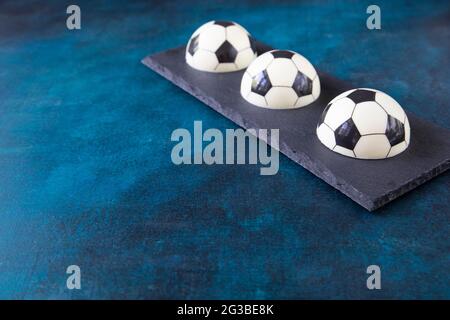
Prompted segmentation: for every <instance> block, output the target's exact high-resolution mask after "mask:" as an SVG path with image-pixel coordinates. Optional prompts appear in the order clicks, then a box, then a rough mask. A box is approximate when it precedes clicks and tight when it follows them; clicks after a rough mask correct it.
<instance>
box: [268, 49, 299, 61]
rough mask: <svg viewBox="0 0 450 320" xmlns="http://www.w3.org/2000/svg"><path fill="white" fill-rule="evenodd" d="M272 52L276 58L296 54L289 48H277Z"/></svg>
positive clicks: (287, 57) (289, 56)
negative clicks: (288, 49)
mask: <svg viewBox="0 0 450 320" xmlns="http://www.w3.org/2000/svg"><path fill="white" fill-rule="evenodd" d="M271 54H272V55H273V57H274V58H275V59H276V58H286V59H290V58H292V56H293V55H294V53H293V52H291V51H287V50H275V51H273V52H271Z"/></svg>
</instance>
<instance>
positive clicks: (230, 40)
mask: <svg viewBox="0 0 450 320" xmlns="http://www.w3.org/2000/svg"><path fill="white" fill-rule="evenodd" d="M185 56H186V63H187V64H188V65H189V66H191V67H192V68H194V69H197V70H201V71H207V72H232V71H238V70H242V69H244V68H247V66H248V65H249V64H250V63H251V62H252V61H253V60H254V59H255V58H256V56H257V53H256V49H255V48H254V45H253V41H252V39H251V36H250V34H249V33H248V32H247V30H245V29H244V28H243V27H242V26H240V25H238V24H237V23H235V22H231V21H210V22H207V23H205V24H204V25H202V26H201V27H200V28H198V29H197V30H196V31H195V32H194V33H193V34H192V36H191V38H190V39H189V42H188V44H187V46H186V55H185Z"/></svg>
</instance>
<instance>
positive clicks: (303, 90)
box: [292, 72, 312, 97]
mask: <svg viewBox="0 0 450 320" xmlns="http://www.w3.org/2000/svg"><path fill="white" fill-rule="evenodd" d="M292 89H294V91H295V93H297V96H299V97H303V96H307V95H309V94H311V93H312V81H311V79H309V78H308V77H307V76H305V75H304V74H303V73H301V72H297V75H296V76H295V80H294V84H293V85H292Z"/></svg>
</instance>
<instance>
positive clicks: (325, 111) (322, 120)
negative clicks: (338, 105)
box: [318, 103, 331, 126]
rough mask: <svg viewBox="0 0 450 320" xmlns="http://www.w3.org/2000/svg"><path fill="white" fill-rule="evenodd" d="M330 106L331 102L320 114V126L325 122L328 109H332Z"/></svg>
mask: <svg viewBox="0 0 450 320" xmlns="http://www.w3.org/2000/svg"><path fill="white" fill-rule="evenodd" d="M330 107H331V103H329V104H328V105H327V106H326V107H325V109H324V110H323V112H322V115H321V116H320V120H319V124H318V126H320V125H321V124H322V123H324V122H325V117H326V116H327V113H328V110H330Z"/></svg>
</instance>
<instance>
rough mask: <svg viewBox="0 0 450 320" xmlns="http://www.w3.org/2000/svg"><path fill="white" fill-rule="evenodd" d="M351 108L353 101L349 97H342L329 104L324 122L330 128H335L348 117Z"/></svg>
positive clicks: (352, 108) (350, 114)
mask: <svg viewBox="0 0 450 320" xmlns="http://www.w3.org/2000/svg"><path fill="white" fill-rule="evenodd" d="M353 110H355V103H354V102H353V101H352V100H350V99H347V98H343V99H341V100H339V101H337V102H336V103H334V104H332V105H330V108H329V110H328V112H327V114H326V117H325V121H324V122H325V123H326V124H327V125H328V126H330V128H331V129H333V130H336V129H337V127H339V126H340V125H341V124H343V123H344V122H345V120H347V119H350V117H351V116H352V113H353Z"/></svg>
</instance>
